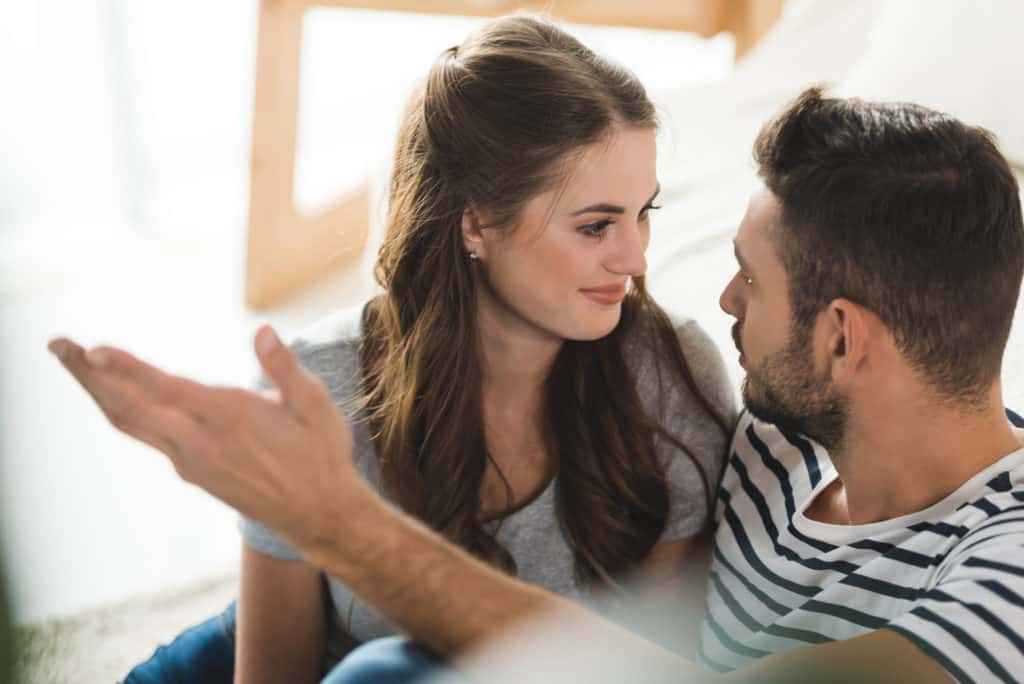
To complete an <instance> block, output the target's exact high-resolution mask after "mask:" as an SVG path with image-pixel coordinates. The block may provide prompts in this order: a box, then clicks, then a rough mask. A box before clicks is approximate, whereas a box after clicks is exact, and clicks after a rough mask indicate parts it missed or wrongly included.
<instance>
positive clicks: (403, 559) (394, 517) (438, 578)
mask: <svg viewBox="0 0 1024 684" xmlns="http://www.w3.org/2000/svg"><path fill="white" fill-rule="evenodd" d="M351 490H352V491H349V492H348V493H347V494H346V496H345V497H344V500H343V503H341V504H339V506H338V507H337V510H335V511H331V512H325V514H326V515H332V516H334V519H335V521H334V522H332V523H331V524H329V525H327V526H326V527H327V528H328V529H333V530H335V532H334V533H333V534H331V535H330V537H329V538H325V539H320V540H310V541H307V542H305V547H304V548H302V552H303V554H304V556H305V557H306V559H307V560H308V561H309V562H311V563H313V564H315V565H317V566H318V567H320V568H322V569H323V570H324V571H325V572H326V573H328V574H330V575H333V576H335V577H337V578H338V579H340V580H341V581H342V582H344V583H345V584H346V585H347V586H348V587H350V588H351V589H352V590H353V591H354V593H355V594H356V595H358V596H359V597H360V599H362V600H363V601H364V602H366V603H367V604H368V605H369V606H371V607H372V608H374V609H375V610H377V611H378V612H379V613H381V614H382V615H384V616H386V617H388V618H389V619H391V620H392V621H394V622H395V623H397V624H398V625H400V626H401V627H402V628H403V629H404V631H406V632H407V633H408V634H409V635H410V636H412V637H413V638H414V639H416V640H417V641H419V642H421V643H423V644H425V645H427V646H428V647H430V648H432V649H434V650H435V651H437V652H438V653H440V654H443V655H446V656H452V655H455V654H457V653H460V652H462V651H464V650H465V649H466V648H467V647H469V646H471V645H474V644H476V643H478V642H480V641H483V640H486V639H489V638H491V637H492V636H493V635H495V634H496V633H498V632H500V631H502V630H504V629H507V628H508V627H509V626H510V625H512V624H515V623H517V622H520V621H522V620H524V619H526V618H528V617H530V616H534V615H537V614H539V613H541V612H543V611H548V610H569V611H580V610H581V609H580V608H578V607H576V606H574V605H573V604H571V603H569V602H568V601H565V600H563V599H561V598H559V597H557V596H555V595H552V594H549V593H547V592H544V591H542V590H540V589H538V588H536V587H533V586H530V585H528V584H525V583H523V582H520V581H518V580H516V579H514V578H512V577H509V576H508V575H505V574H504V573H502V572H500V571H498V570H497V569H495V568H492V567H491V566H489V565H487V564H485V563H483V562H481V561H479V560H477V559H475V558H473V557H472V556H470V555H469V554H468V553H466V552H464V551H463V550H461V549H459V548H458V547H456V546H455V545H453V544H450V543H448V542H447V541H445V540H444V539H442V538H441V537H440V536H439V535H437V534H436V533H435V532H433V531H431V530H430V529H428V528H427V527H426V526H425V525H423V524H421V523H419V522H418V521H416V520H414V519H412V518H411V517H410V516H407V515H404V514H402V513H401V512H399V511H397V510H396V509H395V508H393V507H392V506H390V505H389V504H387V503H386V502H385V501H383V500H382V499H381V498H380V497H378V496H376V495H375V494H374V493H372V492H370V491H369V490H367V489H366V488H365V487H363V486H362V485H359V486H355V487H352V488H351ZM339 498H340V497H339Z"/></svg>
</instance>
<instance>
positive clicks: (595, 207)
mask: <svg viewBox="0 0 1024 684" xmlns="http://www.w3.org/2000/svg"><path fill="white" fill-rule="evenodd" d="M659 192H661V183H659V184H658V187H657V188H655V189H654V194H653V195H651V198H650V199H649V200H647V201H646V202H645V203H644V206H647V205H648V204H650V203H651V202H653V201H654V198H655V197H657V196H658V193H659ZM590 213H595V214H624V213H626V208H625V207H620V206H619V205H617V204H604V203H601V204H591V205H590V206H589V207H583V208H582V209H580V210H578V211H574V212H572V214H570V216H579V215H580V214H590Z"/></svg>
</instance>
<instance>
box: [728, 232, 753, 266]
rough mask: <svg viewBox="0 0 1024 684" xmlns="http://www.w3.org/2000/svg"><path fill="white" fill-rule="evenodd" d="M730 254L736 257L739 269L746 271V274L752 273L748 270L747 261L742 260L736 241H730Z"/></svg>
mask: <svg viewBox="0 0 1024 684" xmlns="http://www.w3.org/2000/svg"><path fill="white" fill-rule="evenodd" d="M732 253H733V254H734V255H736V261H738V262H739V263H740V268H742V269H743V270H744V271H747V272H748V273H753V271H752V270H751V268H750V264H748V263H747V260H746V259H744V258H743V255H742V254H740V246H739V245H738V244H736V240H733V241H732Z"/></svg>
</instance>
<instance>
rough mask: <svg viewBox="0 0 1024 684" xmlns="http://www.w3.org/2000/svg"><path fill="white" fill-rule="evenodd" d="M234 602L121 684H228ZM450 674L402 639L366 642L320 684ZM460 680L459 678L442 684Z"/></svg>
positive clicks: (399, 683) (393, 682) (396, 682)
mask: <svg viewBox="0 0 1024 684" xmlns="http://www.w3.org/2000/svg"><path fill="white" fill-rule="evenodd" d="M235 611H236V604H235V602H234V601H232V602H231V605H229V606H228V607H227V609H226V610H225V611H224V612H223V613H221V614H220V615H218V616H216V617H212V618H210V619H209V620H206V621H205V622H202V623H200V624H198V625H196V626H195V627H190V628H189V629H187V630H185V631H184V632H182V633H181V634H180V635H178V636H177V637H176V638H175V639H174V641H172V642H171V643H170V644H167V645H166V646H160V647H159V648H157V649H156V652H155V653H154V654H153V655H152V656H151V657H150V659H149V660H147V661H146V662H144V663H142V664H140V665H137V666H136V667H135V668H133V669H132V671H131V672H129V673H128V676H127V677H126V678H125V679H124V682H123V684H191V683H192V682H202V683H203V684H232V679H233V677H234V671H235ZM439 674H448V675H450V676H453V677H454V676H455V675H454V674H453V671H452V670H450V669H449V668H447V667H446V666H445V665H444V663H443V662H442V661H441V660H439V659H438V658H437V657H436V656H434V655H433V654H432V653H430V652H429V651H427V650H426V649H424V648H422V647H420V646H417V645H416V644H414V643H412V642H410V641H409V640H407V639H403V638H400V637H388V638H386V639H375V640H373V641H369V642H367V643H365V644H363V645H362V646H360V647H359V648H357V649H355V650H353V651H352V652H351V653H349V654H348V655H347V656H346V657H345V658H344V659H343V660H342V661H341V662H340V663H338V665H337V666H335V667H334V669H332V670H331V671H330V673H329V674H328V675H327V677H325V678H324V679H323V684H369V683H371V682H372V683H373V684H406V683H407V682H418V681H422V680H425V679H428V678H430V677H432V676H435V675H439ZM445 681H446V682H447V681H464V680H461V679H458V678H456V679H454V680H448V679H446V680H445Z"/></svg>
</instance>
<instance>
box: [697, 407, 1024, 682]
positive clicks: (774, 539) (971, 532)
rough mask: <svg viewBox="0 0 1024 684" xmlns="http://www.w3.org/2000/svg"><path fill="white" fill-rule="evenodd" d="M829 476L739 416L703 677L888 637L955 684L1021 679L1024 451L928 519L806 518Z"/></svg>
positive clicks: (815, 455)
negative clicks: (902, 640) (817, 647)
mask: <svg viewBox="0 0 1024 684" xmlns="http://www.w3.org/2000/svg"><path fill="white" fill-rule="evenodd" d="M1008 414H1009V415H1010V420H1011V422H1013V423H1014V424H1015V425H1017V426H1018V427H1024V420H1022V419H1021V418H1020V417H1019V416H1017V415H1015V414H1012V413H1009V412H1008ZM835 478H836V471H835V469H834V467H833V466H832V463H831V461H830V460H829V458H828V455H827V454H826V452H825V451H824V449H822V447H820V446H819V445H816V444H814V443H812V442H809V441H807V440H806V439H803V438H801V437H800V436H798V435H793V434H788V433H785V432H783V431H781V430H780V429H779V428H777V427H776V426H774V425H770V424H768V423H763V422H760V421H758V420H756V419H754V418H752V417H751V416H750V415H749V413H745V414H744V415H743V416H742V418H741V419H740V422H739V425H738V427H737V429H736V435H735V437H734V439H733V444H732V449H731V454H730V458H729V462H728V464H727V465H726V470H725V474H724V477H723V480H722V486H721V489H720V491H719V495H718V501H717V505H716V511H715V520H716V523H717V525H718V530H717V533H716V539H715V548H714V560H713V563H712V567H711V576H710V580H709V585H708V603H707V611H706V612H705V615H704V622H703V625H702V627H701V644H700V649H699V655H698V657H699V659H700V660H701V662H702V664H703V665H704V667H706V668H708V669H710V670H715V671H719V672H725V671H729V670H733V669H737V668H741V667H744V666H746V665H747V664H749V663H751V662H753V661H754V660H756V659H758V658H760V657H762V656H765V655H769V654H772V653H777V652H779V651H785V650H787V649H789V648H793V647H796V646H806V645H809V644H820V643H825V642H829V641H834V640H838V639H849V638H851V637H856V636H860V635H862V634H866V633H868V632H870V631H872V630H877V629H880V628H886V629H891V630H893V631H895V632H897V633H899V634H901V635H903V636H904V637H906V638H908V639H909V640H910V641H912V642H913V643H915V644H916V645H917V646H918V647H920V648H921V649H922V650H923V651H924V652H925V653H927V654H928V655H929V656H930V657H931V658H932V659H934V660H935V661H936V662H937V663H938V664H939V665H940V666H941V667H942V668H944V669H945V670H946V671H947V672H948V673H949V674H950V676H952V677H953V678H954V679H955V680H957V681H961V682H1015V681H1018V680H1019V678H1021V677H1024V449H1020V450H1017V451H1015V452H1013V453H1011V454H1009V455H1008V456H1006V457H1004V458H1002V459H1001V460H999V461H998V462H996V463H994V464H993V465H991V466H989V467H988V468H985V469H984V470H982V471H981V472H979V473H978V474H977V475H975V476H974V477H972V478H971V479H970V480H968V481H967V482H965V483H964V484H963V486H961V487H960V488H959V489H958V490H957V491H956V492H954V493H953V494H951V495H950V496H948V497H946V498H945V499H943V500H942V501H940V502H939V503H937V504H935V505H933V506H930V507H929V508H926V509H925V510H922V511H918V512H916V513H912V514H910V515H906V516H901V517H899V518H894V519H891V520H885V521H882V522H877V523H871V524H867V525H849V526H847V525H831V524H826V523H821V522H817V521H814V520H811V519H809V518H807V517H806V516H805V515H804V510H805V509H806V508H807V506H808V504H809V503H810V502H811V501H812V500H813V498H814V496H815V495H816V494H817V493H818V492H820V491H821V490H822V489H824V488H825V487H826V486H827V485H828V484H829V483H831V482H832V481H833V480H834V479H835ZM823 679H827V677H823Z"/></svg>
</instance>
